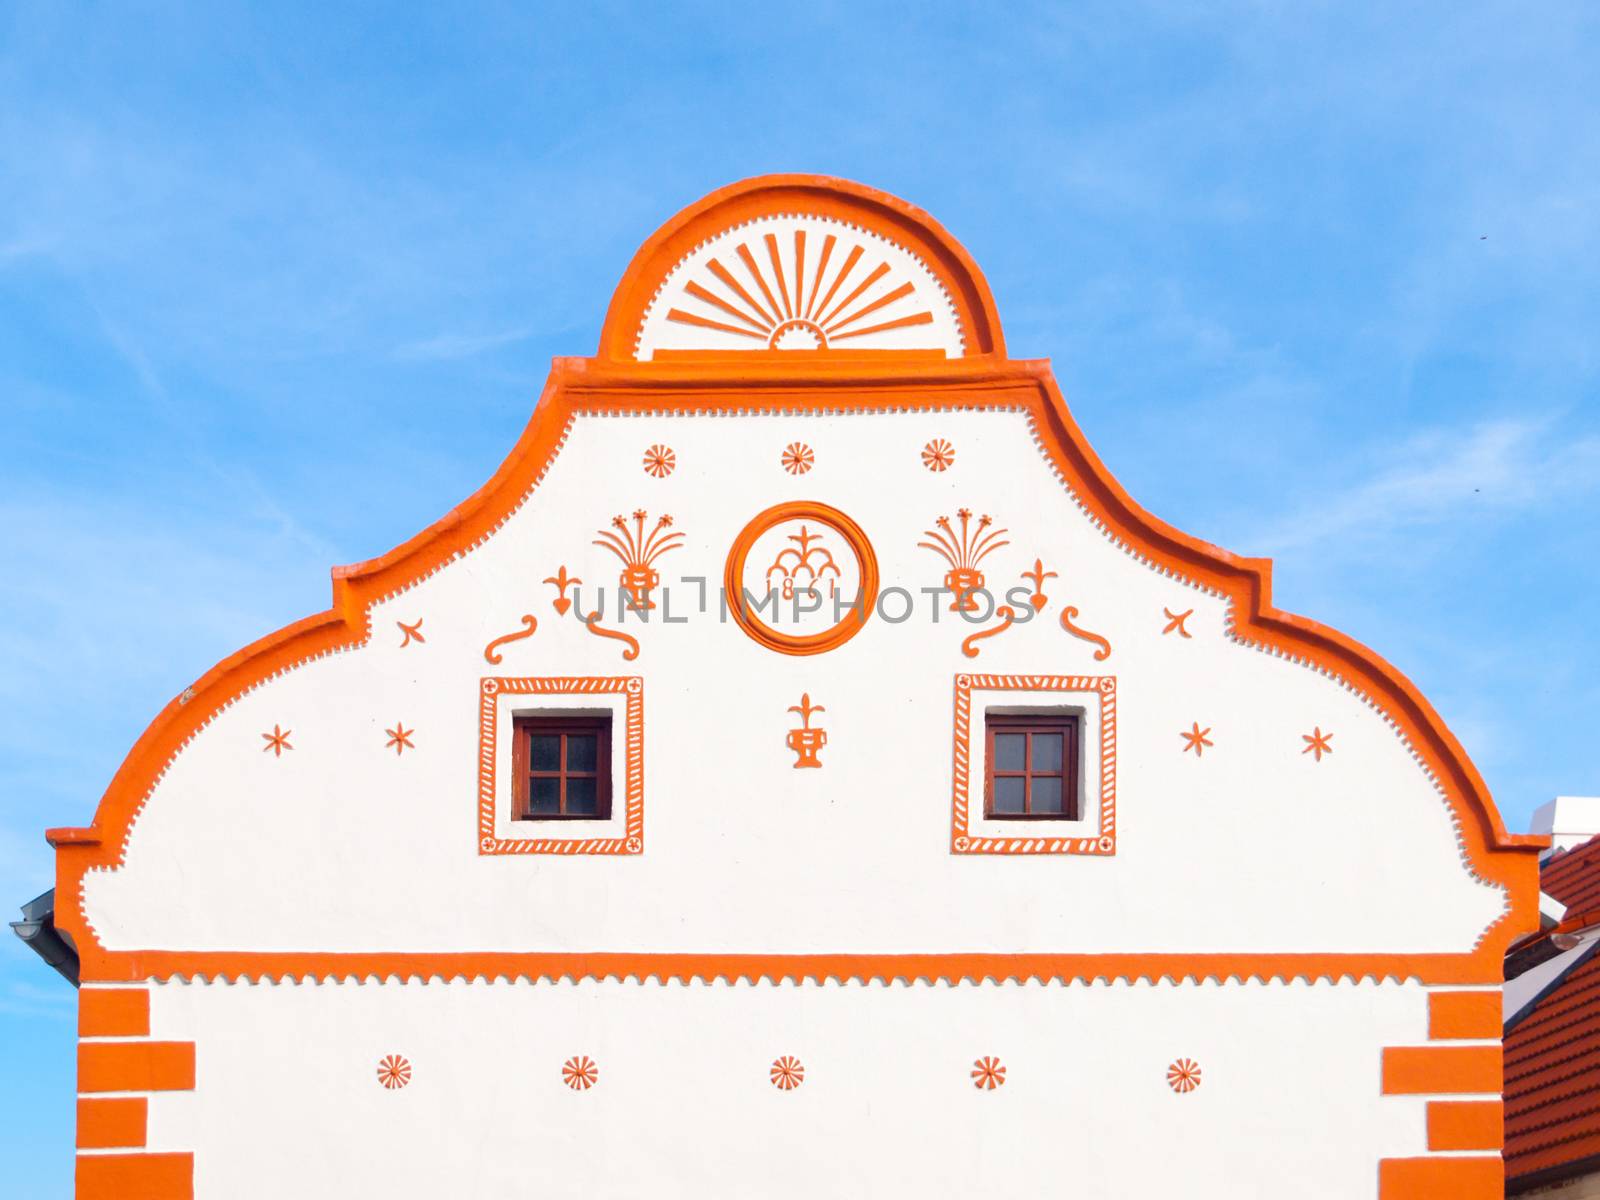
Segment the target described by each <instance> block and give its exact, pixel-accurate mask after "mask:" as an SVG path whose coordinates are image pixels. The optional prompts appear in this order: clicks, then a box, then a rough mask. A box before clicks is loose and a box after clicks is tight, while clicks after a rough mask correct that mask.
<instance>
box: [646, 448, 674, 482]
mask: <svg viewBox="0 0 1600 1200" xmlns="http://www.w3.org/2000/svg"><path fill="white" fill-rule="evenodd" d="M677 465H678V456H677V455H676V454H674V453H673V452H672V447H671V446H651V447H650V449H648V450H646V451H645V452H644V471H645V474H646V475H654V476H655V477H656V478H657V479H665V478H666V477H667V476H668V475H671V474H672V469H673V468H674V467H676V466H677Z"/></svg>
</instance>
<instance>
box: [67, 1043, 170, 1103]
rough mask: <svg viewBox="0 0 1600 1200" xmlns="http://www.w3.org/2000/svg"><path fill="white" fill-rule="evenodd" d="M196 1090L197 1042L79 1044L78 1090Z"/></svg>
mask: <svg viewBox="0 0 1600 1200" xmlns="http://www.w3.org/2000/svg"><path fill="white" fill-rule="evenodd" d="M193 1090H194V1043H193V1042H79V1043H78V1091H79V1092H80V1093H89V1092H187V1091H193Z"/></svg>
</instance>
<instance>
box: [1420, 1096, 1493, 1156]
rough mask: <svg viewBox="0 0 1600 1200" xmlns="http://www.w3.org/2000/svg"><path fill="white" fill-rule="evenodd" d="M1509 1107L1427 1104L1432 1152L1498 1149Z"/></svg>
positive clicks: (1470, 1103) (1468, 1102) (1465, 1102)
mask: <svg viewBox="0 0 1600 1200" xmlns="http://www.w3.org/2000/svg"><path fill="white" fill-rule="evenodd" d="M1505 1136H1506V1106H1505V1105H1504V1104H1503V1103H1502V1102H1501V1101H1499V1100H1433V1101H1430V1102H1429V1104H1428V1149H1429V1150H1499V1149H1500V1147H1501V1146H1502V1145H1504V1144H1505Z"/></svg>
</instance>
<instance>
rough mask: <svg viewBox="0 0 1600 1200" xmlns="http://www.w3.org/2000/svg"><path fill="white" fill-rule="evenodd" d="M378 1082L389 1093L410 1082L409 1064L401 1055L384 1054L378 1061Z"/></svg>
mask: <svg viewBox="0 0 1600 1200" xmlns="http://www.w3.org/2000/svg"><path fill="white" fill-rule="evenodd" d="M378 1082H379V1083H381V1084H382V1085H383V1086H384V1087H386V1088H388V1089H389V1090H390V1091H391V1092H394V1091H399V1090H400V1089H401V1088H403V1087H405V1086H406V1084H408V1083H410V1082H411V1064H410V1063H409V1062H407V1061H406V1058H405V1056H404V1055H403V1054H386V1055H384V1056H383V1057H382V1058H380V1059H379V1060H378Z"/></svg>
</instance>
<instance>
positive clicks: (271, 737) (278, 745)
mask: <svg viewBox="0 0 1600 1200" xmlns="http://www.w3.org/2000/svg"><path fill="white" fill-rule="evenodd" d="M293 732H294V730H292V729H279V728H278V727H277V726H276V725H274V726H273V727H272V732H271V733H263V734H262V735H261V736H262V737H264V738H266V739H267V744H266V745H265V746H263V747H261V752H262V753H263V754H265V753H266V752H267V751H268V750H271V751H272V757H273V758H282V757H283V752H284V751H285V750H293V749H294V747H293V746H291V745H290V744H289V735H290V734H291V733H293Z"/></svg>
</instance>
